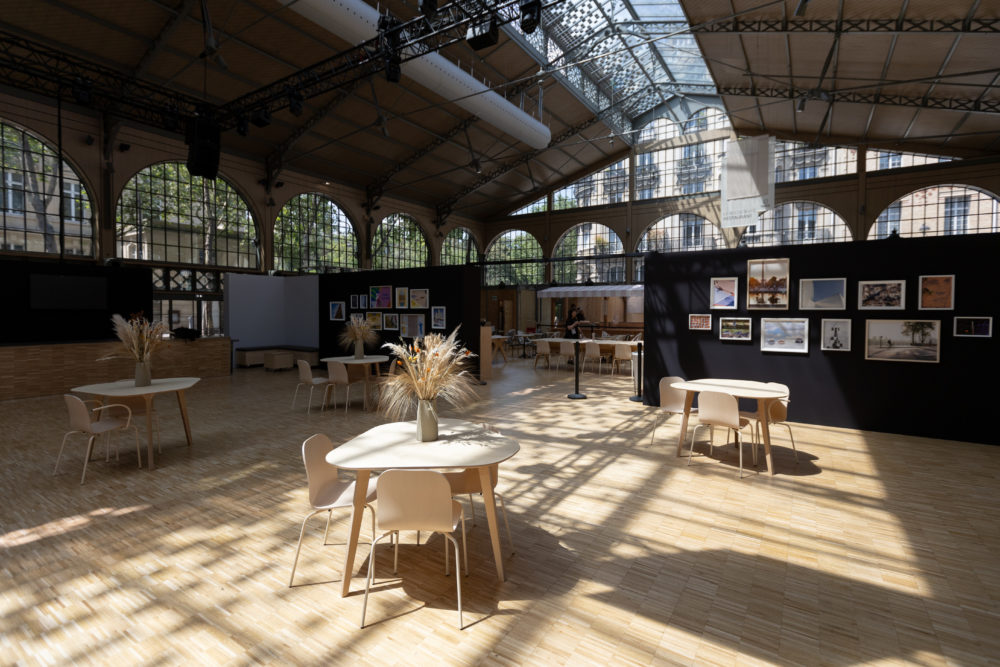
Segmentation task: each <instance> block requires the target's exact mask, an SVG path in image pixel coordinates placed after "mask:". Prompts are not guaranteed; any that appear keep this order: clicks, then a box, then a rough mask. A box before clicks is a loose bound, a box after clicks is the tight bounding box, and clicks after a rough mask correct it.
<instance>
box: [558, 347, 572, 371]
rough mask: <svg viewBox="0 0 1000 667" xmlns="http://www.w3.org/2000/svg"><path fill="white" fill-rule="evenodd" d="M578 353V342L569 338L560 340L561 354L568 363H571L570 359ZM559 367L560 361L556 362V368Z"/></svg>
mask: <svg viewBox="0 0 1000 667" xmlns="http://www.w3.org/2000/svg"><path fill="white" fill-rule="evenodd" d="M575 355H576V343H574V342H573V341H568V340H561V341H559V356H560V357H561V358H563V359H565V360H566V364H567V365H569V362H570V359H572V358H573V357H574V356H575ZM558 368H559V362H556V369H558Z"/></svg>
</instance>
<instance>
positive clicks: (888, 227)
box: [875, 201, 903, 239]
mask: <svg viewBox="0 0 1000 667" xmlns="http://www.w3.org/2000/svg"><path fill="white" fill-rule="evenodd" d="M902 208H903V206H902V204H901V202H898V201H897V202H893V203H892V204H889V207H888V208H887V209H885V210H884V211H882V212H881V213H880V214H879V216H878V219H877V220H876V222H875V225H876V226H875V238H876V239H884V238H886V237H888V236H889V235H890V234H893V233H895V234H899V218H900V213H901V211H902Z"/></svg>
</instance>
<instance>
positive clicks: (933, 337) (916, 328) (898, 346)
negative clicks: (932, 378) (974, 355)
mask: <svg viewBox="0 0 1000 667" xmlns="http://www.w3.org/2000/svg"><path fill="white" fill-rule="evenodd" d="M940 344H941V320H867V321H866V322H865V359H870V360H873V361H917V362H923V363H931V364H936V363H938V361H940V358H941V347H940Z"/></svg>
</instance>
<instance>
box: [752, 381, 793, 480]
mask: <svg viewBox="0 0 1000 667" xmlns="http://www.w3.org/2000/svg"><path fill="white" fill-rule="evenodd" d="M767 384H768V386H769V387H773V388H774V389H777V390H779V391H782V392H784V394H785V396H784V398H779V399H777V400H774V401H771V403H770V404H768V408H767V423H768V426H769V427H770V426H784V427H785V428H787V429H788V439H789V440H791V442H792V453H793V454H794V455H795V462H796V463H798V462H799V452H798V450H797V449H795V436H793V435H792V427H791V426H789V424H788V421H787V420H788V400H789V389H788V385H785V384H781V383H780V382H768V383H767ZM740 416H741V417H747V418H749V419H752V420H753V421H754V434H755V435H756V438H757V444H758V445H759V444H761V443H762V442H763V439H762V438H761V433H760V421H759V420H758V419H757V417H758V415H757V413H756V412H740Z"/></svg>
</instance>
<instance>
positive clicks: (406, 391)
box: [379, 327, 477, 420]
mask: <svg viewBox="0 0 1000 667" xmlns="http://www.w3.org/2000/svg"><path fill="white" fill-rule="evenodd" d="M457 335H458V327H455V330H454V331H452V332H451V334H449V335H448V337H447V338H445V337H444V336H442V335H441V334H436V333H431V334H427V335H426V336H424V337H423V338H422V339H421V338H418V339H416V340H415V341H413V344H411V345H408V346H407V345H399V344H397V343H386V344H385V345H383V346H382V347H386V348H389V350H390V351H391V352H392V354H393V355H395V357H396V360H395V361H394V362H393V363H395V364H397V366H398V367H399V368H398V369H397V371H398V372H397V373H396V374H394V375H390V376H389V377H388V378H386V381H385V384H384V385H383V387H382V394H381V398H380V399H379V410H380V411H381V412H382V413H384V414H385V415H386V416H387V417H389V418H390V419H394V420H401V419H403V418H405V417H406V414H407V412H409V410H410V406H412V405H414V404H415V403H416V402H417V401H424V400H434V399H436V398H443V399H444V400H446V401H448V402H449V403H451V404H452V405H454V406H456V407H458V406H461V405H465V404H466V403H470V402H471V401H473V400H475V398H477V395H476V391H475V388H474V387H475V386H476V382H475V380H474V379H473V377H472V375H471V374H470V373H469V371H468V370H466V369H465V368H464V366H465V363H466V361H467V360H468V359H470V358H471V357H474V356H476V355H474V354H473V353H472V352H470V351H469V350H467V349H465V348H464V347H462V346H461V345H460V344H459V343H457V342H456V341H455V338H456V336H457Z"/></svg>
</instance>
